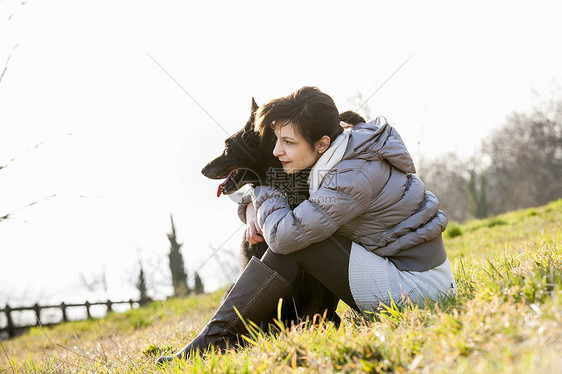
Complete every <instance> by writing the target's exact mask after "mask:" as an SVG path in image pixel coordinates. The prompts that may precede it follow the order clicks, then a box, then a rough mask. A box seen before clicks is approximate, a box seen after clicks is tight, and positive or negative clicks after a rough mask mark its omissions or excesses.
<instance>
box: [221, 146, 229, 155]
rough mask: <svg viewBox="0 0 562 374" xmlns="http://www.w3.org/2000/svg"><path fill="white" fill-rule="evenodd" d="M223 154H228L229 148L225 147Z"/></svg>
mask: <svg viewBox="0 0 562 374" xmlns="http://www.w3.org/2000/svg"><path fill="white" fill-rule="evenodd" d="M222 154H223V155H225V156H226V155H227V154H228V148H225V149H224V151H223V152H222Z"/></svg>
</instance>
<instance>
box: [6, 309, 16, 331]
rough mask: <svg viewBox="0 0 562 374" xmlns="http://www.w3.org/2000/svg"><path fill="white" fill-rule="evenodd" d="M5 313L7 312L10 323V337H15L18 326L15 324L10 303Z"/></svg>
mask: <svg viewBox="0 0 562 374" xmlns="http://www.w3.org/2000/svg"><path fill="white" fill-rule="evenodd" d="M4 313H6V320H7V323H8V337H10V338H11V337H13V336H15V335H16V327H15V326H14V321H13V320H12V308H10V306H9V305H8V304H6V307H5V308H4Z"/></svg>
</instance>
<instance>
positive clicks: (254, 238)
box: [246, 202, 265, 244]
mask: <svg viewBox="0 0 562 374" xmlns="http://www.w3.org/2000/svg"><path fill="white" fill-rule="evenodd" d="M246 240H247V241H248V242H249V243H250V244H257V243H259V242H263V241H264V240H265V239H264V237H263V232H262V231H261V228H260V227H259V225H258V217H257V212H256V210H255V209H254V204H253V203H252V202H250V203H249V204H248V206H247V208H246Z"/></svg>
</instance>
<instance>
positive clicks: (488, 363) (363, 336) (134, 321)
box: [0, 200, 562, 373]
mask: <svg viewBox="0 0 562 374" xmlns="http://www.w3.org/2000/svg"><path fill="white" fill-rule="evenodd" d="M561 225H562V200H559V201H556V202H553V203H550V204H548V205H546V206H543V207H537V208H532V209H526V210H521V211H516V212H511V213H507V214H503V215H500V216H497V217H492V218H489V219H485V220H474V221H470V222H466V223H464V224H458V223H451V224H450V225H449V228H448V230H447V232H446V233H445V235H444V236H445V242H446V246H447V251H448V254H449V259H450V262H451V264H452V266H453V271H454V273H455V277H456V279H457V286H458V294H457V296H456V297H454V298H451V299H448V300H443V301H442V302H441V303H440V304H432V305H430V306H429V307H426V308H419V307H416V306H413V305H406V306H396V305H391V306H388V307H387V308H386V309H385V310H383V311H382V312H381V313H379V314H377V315H364V316H358V315H356V314H355V313H353V312H352V311H351V310H349V309H348V308H347V307H345V305H340V315H342V316H343V322H342V324H341V325H340V327H339V328H336V327H335V326H334V325H333V324H331V323H325V324H322V325H321V326H319V327H316V328H310V327H306V326H298V327H296V328H293V329H286V330H285V331H283V332H282V333H281V334H280V335H279V336H278V337H277V338H273V337H271V336H269V335H266V334H262V333H259V332H258V333H256V334H255V336H254V338H253V339H251V342H250V343H251V344H249V346H248V347H247V348H245V349H243V350H240V351H239V352H238V353H234V352H227V353H225V354H213V353H211V354H209V355H208V356H206V357H205V358H204V359H202V358H200V357H198V358H194V359H192V360H190V361H187V362H181V363H176V364H175V365H171V366H168V367H167V368H165V369H163V370H162V372H165V373H183V372H195V373H198V372H201V373H203V372H204V373H208V372H220V373H238V372H242V373H244V372H247V373H250V372H251V373H254V372H273V373H277V372H279V373H281V372H283V373H284V372H299V373H300V372H305V373H306V372H328V373H330V372H370V373H383V372H398V373H417V372H419V373H554V372H561V371H562V353H561V352H562V279H561V276H562V244H561V243H560V235H561ZM451 232H452V233H451ZM221 295H222V291H218V292H216V293H214V294H211V295H204V296H197V297H191V298H187V299H181V300H169V301H167V302H165V303H162V302H155V303H152V304H150V305H148V306H147V307H145V308H142V309H138V310H131V311H129V312H126V313H111V314H110V315H108V316H107V317H105V318H103V319H99V320H90V321H83V322H72V323H66V324H62V325H59V326H56V327H53V328H50V329H41V328H35V329H32V330H31V331H30V332H29V333H27V334H26V335H23V336H21V337H18V338H16V339H12V340H9V341H4V342H2V347H1V349H0V350H1V352H0V368H2V369H4V370H5V371H6V372H9V373H10V372H14V373H51V372H54V373H66V372H87V373H145V372H159V371H158V370H156V369H155V367H154V365H153V363H154V360H155V359H156V358H157V357H158V356H159V355H161V354H165V353H170V352H173V351H175V350H177V349H179V348H181V347H182V346H183V345H185V344H186V343H187V342H188V341H189V340H190V339H191V338H193V337H195V335H196V334H197V333H198V332H199V330H200V329H201V328H202V327H203V326H204V324H205V323H206V322H207V321H208V319H209V318H210V317H211V315H212V313H213V312H214V310H215V308H216V306H217V305H218V303H219V302H220V297H221ZM0 372H1V371H0Z"/></svg>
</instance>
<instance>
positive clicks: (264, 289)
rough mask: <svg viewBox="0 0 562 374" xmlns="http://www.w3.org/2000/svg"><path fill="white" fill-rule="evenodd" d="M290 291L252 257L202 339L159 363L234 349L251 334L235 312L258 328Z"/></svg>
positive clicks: (199, 337)
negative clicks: (205, 352) (211, 348)
mask: <svg viewBox="0 0 562 374" xmlns="http://www.w3.org/2000/svg"><path fill="white" fill-rule="evenodd" d="M290 291H291V284H290V283H289V282H287V281H286V280H285V279H284V278H282V277H281V276H279V274H277V272H275V271H273V270H272V269H270V268H269V267H268V266H267V265H265V264H264V263H263V262H261V261H260V260H258V259H257V258H255V257H253V258H252V259H251V260H250V262H249V264H248V266H246V269H245V270H244V272H243V273H242V274H240V277H239V278H238V280H237V281H236V283H235V284H234V287H232V290H231V291H230V293H229V294H228V296H227V297H226V298H225V300H224V301H223V303H222V304H221V306H220V307H219V309H218V310H217V311H216V313H215V315H214V316H213V318H211V321H209V323H207V325H206V326H205V327H204V328H203V330H202V331H201V332H200V333H199V335H197V337H196V338H195V339H193V340H192V341H191V343H189V344H188V345H186V346H185V347H184V348H183V349H182V350H181V351H179V352H178V353H176V354H175V355H173V356H163V357H160V358H159V359H158V361H156V363H157V364H163V363H165V362H167V361H171V360H173V359H175V358H179V359H187V358H188V357H189V356H190V355H192V354H194V353H196V352H201V353H203V352H204V351H205V350H207V349H208V348H210V347H214V348H215V349H217V350H220V351H224V350H226V349H227V348H228V347H233V346H235V345H236V342H237V340H238V338H239V336H240V335H241V334H245V333H247V332H248V331H247V330H246V328H245V326H244V323H243V322H242V320H240V318H239V317H238V314H237V313H236V311H235V310H234V308H235V307H236V309H237V310H238V312H239V313H240V315H241V316H242V318H243V319H244V320H245V321H247V320H250V321H253V322H255V323H257V324H258V325H259V323H260V322H261V321H262V320H264V319H266V318H268V317H269V316H270V314H271V311H272V310H274V309H275V308H276V307H277V304H278V302H279V299H280V298H282V297H285V296H287V295H288V294H289V293H290Z"/></svg>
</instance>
